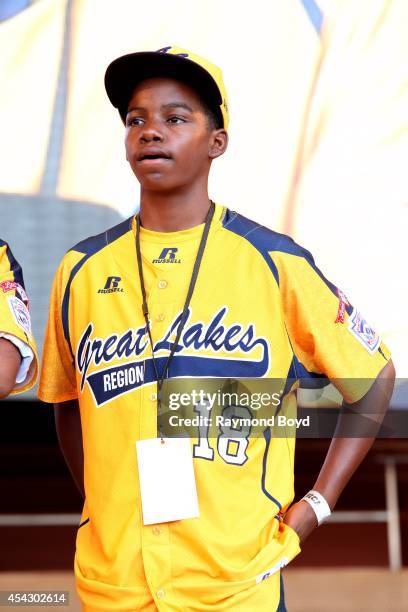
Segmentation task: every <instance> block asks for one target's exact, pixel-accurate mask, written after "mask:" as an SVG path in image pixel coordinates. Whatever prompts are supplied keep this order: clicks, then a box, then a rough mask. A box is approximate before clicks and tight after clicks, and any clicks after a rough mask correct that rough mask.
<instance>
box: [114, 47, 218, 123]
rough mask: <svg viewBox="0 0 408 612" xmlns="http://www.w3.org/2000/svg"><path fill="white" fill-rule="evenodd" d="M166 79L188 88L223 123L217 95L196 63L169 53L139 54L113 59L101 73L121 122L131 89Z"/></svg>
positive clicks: (148, 52)
mask: <svg viewBox="0 0 408 612" xmlns="http://www.w3.org/2000/svg"><path fill="white" fill-rule="evenodd" d="M155 77H167V78H172V79H176V80H178V81H183V82H184V83H186V84H187V85H189V86H190V87H192V88H193V89H194V90H195V91H197V93H198V94H199V96H200V97H201V98H202V99H203V101H204V102H205V103H206V104H207V105H208V106H209V107H210V108H211V109H212V110H214V111H215V112H216V113H217V115H218V117H219V118H220V119H221V124H222V125H223V124H224V121H223V117H222V113H221V109H220V105H221V103H222V98H221V93H220V90H219V89H218V86H217V84H216V82H215V80H214V79H213V77H212V76H211V75H210V73H209V72H207V70H205V69H204V68H202V67H201V66H200V65H199V64H197V63H196V62H193V61H191V60H189V59H187V58H185V57H180V56H179V55H173V54H171V53H158V52H154V51H141V52H138V53H130V54H128V55H122V56H121V57H118V58H117V59H115V60H114V61H113V62H112V63H111V64H110V65H109V66H108V68H107V70H106V73H105V88H106V92H107V94H108V98H109V100H110V101H111V103H112V104H113V106H114V107H115V108H117V109H118V110H119V113H120V116H121V118H122V121H123V122H124V123H125V120H126V114H127V108H128V104H129V101H130V98H131V96H132V93H133V91H134V89H135V87H136V86H137V85H138V84H139V83H141V82H142V81H144V80H146V79H151V78H155Z"/></svg>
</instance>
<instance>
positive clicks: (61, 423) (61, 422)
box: [54, 400, 85, 499]
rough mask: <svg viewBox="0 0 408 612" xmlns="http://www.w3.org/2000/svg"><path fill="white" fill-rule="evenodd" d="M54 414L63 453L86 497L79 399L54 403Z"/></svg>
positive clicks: (76, 482) (82, 493)
mask: <svg viewBox="0 0 408 612" xmlns="http://www.w3.org/2000/svg"><path fill="white" fill-rule="evenodd" d="M54 416H55V427H56V430H57V436H58V441H59V445H60V448H61V451H62V454H63V455H64V459H65V462H66V464H67V466H68V468H69V471H70V472H71V474H72V477H73V479H74V481H75V484H76V486H77V487H78V489H79V492H80V493H81V495H82V497H83V498H84V499H85V490H84V451H83V446H82V427H81V417H80V412H79V406H78V401H77V400H71V401H69V402H61V403H59V404H54Z"/></svg>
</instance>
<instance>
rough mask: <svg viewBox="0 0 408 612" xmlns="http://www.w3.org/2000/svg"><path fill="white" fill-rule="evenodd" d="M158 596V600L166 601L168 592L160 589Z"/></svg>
mask: <svg viewBox="0 0 408 612" xmlns="http://www.w3.org/2000/svg"><path fill="white" fill-rule="evenodd" d="M156 595H157V599H164V598H165V597H166V591H165V590H164V589H159V590H158V591H157V593H156Z"/></svg>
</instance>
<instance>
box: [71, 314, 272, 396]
mask: <svg viewBox="0 0 408 612" xmlns="http://www.w3.org/2000/svg"><path fill="white" fill-rule="evenodd" d="M227 312H228V308H227V306H223V307H222V308H221V309H220V310H219V311H218V312H216V313H215V314H214V316H213V317H212V318H211V319H210V320H209V321H208V323H206V324H205V323H202V322H201V321H200V322H195V323H192V322H191V314H192V311H191V309H189V312H188V319H187V321H186V325H185V327H184V330H183V333H182V335H181V338H180V341H179V344H178V345H177V347H176V351H175V358H174V360H173V362H172V363H171V366H170V371H169V376H170V377H178V376H204V377H216V376H218V377H220V376H222V377H224V378H245V377H248V378H252V377H257V378H260V377H262V376H265V374H266V373H267V371H268V370H269V367H270V356H269V354H270V352H269V344H268V341H267V340H266V338H264V337H262V336H258V335H257V334H256V330H255V325H254V324H253V323H249V324H246V325H241V324H239V323H234V324H232V325H227V324H226V322H225V316H226V314H227ZM181 316H182V313H180V314H178V315H177V316H176V317H175V319H174V320H173V321H172V323H171V324H170V325H169V327H168V329H167V331H166V332H165V334H164V335H163V337H162V338H161V339H159V340H158V341H157V342H156V344H155V347H154V352H155V354H158V357H156V360H157V362H158V369H159V371H161V369H162V368H163V367H164V364H165V362H166V361H167V357H168V353H169V349H170V347H171V346H172V343H173V342H174V335H175V333H176V331H177V328H178V326H179V324H180V320H181ZM148 347H149V341H148V339H147V337H146V326H145V325H143V326H142V327H138V328H132V329H127V330H125V331H124V332H123V333H121V334H120V335H119V334H112V335H110V336H106V337H105V338H101V337H100V336H99V335H98V333H97V332H96V333H95V330H94V325H93V323H91V322H90V323H89V324H88V325H87V327H86V329H85V330H84V332H83V334H82V337H81V339H80V341H79V343H78V347H77V351H76V366H77V368H78V371H79V373H80V375H81V387H80V388H81V393H82V391H83V389H84V385H85V383H88V385H89V387H90V389H91V392H92V395H93V397H94V399H95V404H96V405H97V406H102V405H103V404H106V403H108V402H110V401H111V400H113V399H115V398H116V397H118V396H120V395H124V394H125V393H129V392H130V391H133V390H134V389H137V388H138V387H141V386H142V385H146V384H149V383H151V382H153V381H155V380H156V375H155V371H154V365H153V363H152V359H151V357H150V356H148V357H146V355H145V351H146V350H148V354H149V355H150V350H149V349H148ZM203 351H206V354H204V355H203ZM220 352H221V354H222V356H220V354H219V353H220ZM118 360H120V361H121V363H118ZM112 361H115V362H116V363H115V365H111V362H112ZM95 368H100V369H97V370H96V371H95Z"/></svg>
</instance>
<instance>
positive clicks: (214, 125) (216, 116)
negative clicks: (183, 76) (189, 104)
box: [200, 97, 223, 130]
mask: <svg viewBox="0 0 408 612" xmlns="http://www.w3.org/2000/svg"><path fill="white" fill-rule="evenodd" d="M200 102H201V106H202V107H203V111H204V114H205V116H206V117H207V122H208V127H209V128H210V129H211V130H219V129H221V128H222V124H223V121H222V117H221V116H220V113H219V112H217V111H216V110H213V109H212V108H211V107H210V106H208V104H207V103H206V102H205V101H204V100H203V99H202V98H201V97H200Z"/></svg>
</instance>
